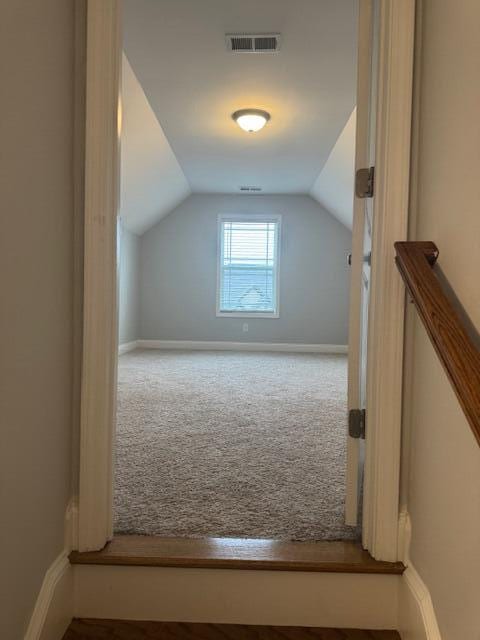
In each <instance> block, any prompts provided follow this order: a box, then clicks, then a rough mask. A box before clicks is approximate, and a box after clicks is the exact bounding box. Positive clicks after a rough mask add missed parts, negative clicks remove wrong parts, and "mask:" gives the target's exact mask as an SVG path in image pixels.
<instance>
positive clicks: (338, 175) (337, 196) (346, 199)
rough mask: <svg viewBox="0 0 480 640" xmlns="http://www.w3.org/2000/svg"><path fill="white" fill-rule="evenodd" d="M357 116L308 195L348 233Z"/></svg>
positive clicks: (350, 216) (350, 220)
mask: <svg viewBox="0 0 480 640" xmlns="http://www.w3.org/2000/svg"><path fill="white" fill-rule="evenodd" d="M356 114H357V110H356V109H354V110H353V111H352V114H351V115H350V118H349V119H348V122H347V124H346V125H345V127H344V129H343V131H342V133H341V134H340V136H339V138H338V140H337V142H336V143H335V146H334V147H333V149H332V151H331V153H330V155H329V157H328V160H327V162H326V163H325V165H324V167H323V169H322V171H321V173H320V175H319V176H318V178H317V180H316V181H315V184H314V185H313V187H312V190H311V191H310V195H311V196H312V197H313V198H315V200H317V201H318V202H319V203H320V204H321V205H322V206H323V207H325V208H326V209H327V211H329V212H330V213H331V214H332V215H334V216H335V217H336V218H337V219H338V220H339V221H340V222H341V223H342V224H344V225H345V226H346V227H348V228H349V229H351V228H352V222H353V189H354V179H355V178H354V174H355V124H356Z"/></svg>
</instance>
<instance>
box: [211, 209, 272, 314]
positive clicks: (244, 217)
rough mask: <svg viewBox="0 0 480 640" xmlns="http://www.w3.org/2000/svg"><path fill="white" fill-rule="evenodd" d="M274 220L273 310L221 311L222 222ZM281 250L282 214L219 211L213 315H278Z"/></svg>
mask: <svg viewBox="0 0 480 640" xmlns="http://www.w3.org/2000/svg"><path fill="white" fill-rule="evenodd" d="M237 221H238V222H275V223H276V225H277V226H276V229H275V249H276V255H275V311H272V312H265V313H261V312H257V313H255V312H250V311H245V312H243V311H222V310H221V309H220V289H221V285H222V261H223V233H222V225H223V223H224V222H237ZM281 252H282V216H281V214H279V213H272V214H270V215H266V214H252V213H239V214H237V215H234V214H224V213H220V214H219V215H218V218H217V292H216V308H215V315H216V317H217V318H270V319H271V320H276V319H277V318H279V317H280V258H281Z"/></svg>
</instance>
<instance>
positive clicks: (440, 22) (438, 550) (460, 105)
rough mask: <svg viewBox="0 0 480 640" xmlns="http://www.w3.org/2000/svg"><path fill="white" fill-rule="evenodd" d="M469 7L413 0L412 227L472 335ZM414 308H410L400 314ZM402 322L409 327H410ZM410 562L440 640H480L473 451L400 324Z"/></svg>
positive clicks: (476, 318)
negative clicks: (417, 17) (419, 12)
mask: <svg viewBox="0 0 480 640" xmlns="http://www.w3.org/2000/svg"><path fill="white" fill-rule="evenodd" d="M479 23H480V3H479V2H478V0H457V2H452V1H451V0H424V1H423V28H422V44H421V47H422V59H421V60H420V59H419V51H418V50H417V66H418V68H417V70H418V71H420V73H421V76H420V80H419V90H420V95H419V96H418V95H417V98H418V97H419V98H420V104H419V113H418V115H419V118H420V120H419V130H418V132H419V136H418V167H417V171H416V172H415V174H414V181H415V182H416V183H418V194H417V202H416V206H415V210H416V218H417V221H416V225H415V226H416V228H412V232H411V237H412V238H415V239H419V240H433V241H434V242H435V243H436V244H437V245H438V248H439V249H440V258H439V265H440V266H441V268H442V270H443V271H444V273H445V274H446V276H447V278H448V279H449V281H450V283H451V285H452V286H453V289H454V290H455V292H456V294H457V295H458V297H459V298H460V300H461V302H462V304H463V305H464V306H465V309H466V311H467V313H468V314H469V315H470V317H471V319H472V321H473V322H474V324H475V326H476V327H477V329H480V286H479V280H478V274H479V273H480V179H479V175H480V173H479V172H480V118H479V113H480V83H479V81H478V79H479V76H478V63H479V60H480V37H479V31H478V25H479ZM409 312H410V313H413V310H412V309H410V310H409ZM412 324H413V327H412V326H411V325H412ZM409 327H410V330H409V335H408V343H409V351H408V353H407V356H408V361H409V362H408V366H409V370H408V372H407V375H406V379H407V381H409V383H410V384H409V385H408V386H407V389H406V403H405V428H406V431H407V432H408V433H407V435H408V437H407V442H408V439H409V440H410V446H409V451H410V459H409V466H410V472H409V476H408V478H407V479H406V480H407V482H406V485H407V491H408V495H407V497H406V499H407V507H408V510H409V512H410V515H411V519H412V532H413V537H412V547H411V557H412V561H413V563H414V566H415V567H416V569H417V570H418V572H419V574H420V575H421V577H422V578H423V580H424V581H425V583H426V585H427V587H428V588H429V591H430V594H431V596H432V600H433V605H434V608H435V611H436V615H437V618H438V623H439V627H440V631H441V635H442V640H459V639H460V638H461V640H478V639H479V638H480V607H479V606H478V594H479V589H480V449H479V447H478V445H477V443H476V441H475V438H474V437H473V435H472V433H471V432H470V427H469V425H468V423H467V421H466V419H465V417H464V415H463V413H462V411H461V409H460V407H459V403H458V400H457V399H456V397H455V395H454V393H453V391H452V389H451V388H450V385H449V383H448V381H447V378H446V375H445V373H444V372H443V370H442V368H441V366H440V364H439V362H438V358H437V357H436V355H435V353H434V351H433V348H432V346H431V344H430V341H429V339H428V338H427V336H426V333H425V330H424V329H423V326H422V325H421V323H420V321H419V320H418V319H416V318H415V320H414V322H413V323H410V325H409Z"/></svg>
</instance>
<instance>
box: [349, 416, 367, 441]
mask: <svg viewBox="0 0 480 640" xmlns="http://www.w3.org/2000/svg"><path fill="white" fill-rule="evenodd" d="M348 435H349V436H350V437H351V438H365V409H350V411H349V412H348Z"/></svg>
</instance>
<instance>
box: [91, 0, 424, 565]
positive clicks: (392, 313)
mask: <svg viewBox="0 0 480 640" xmlns="http://www.w3.org/2000/svg"><path fill="white" fill-rule="evenodd" d="M380 4H381V19H380V23H381V24H380V60H379V74H380V77H379V94H378V96H379V106H378V119H377V135H376V153H377V163H376V164H377V170H376V180H375V183H376V184H375V189H376V204H375V208H376V213H375V222H374V231H373V247H372V254H373V255H374V258H373V260H372V281H371V302H370V320H369V337H368V345H369V347H368V380H369V382H368V390H367V396H368V397H367V422H368V427H367V428H368V437H367V443H366V464H365V494H364V522H363V526H364V546H365V547H366V548H367V549H368V550H369V551H370V552H371V553H372V555H373V556H374V557H376V558H378V559H382V560H396V559H397V558H398V550H397V533H398V494H399V466H400V423H401V391H402V364H403V363H402V359H403V358H402V356H403V314H404V289H403V286H402V283H401V281H400V277H399V276H398V274H397V273H396V270H395V265H394V261H393V243H394V241H395V240H403V239H406V231H407V216H408V188H409V160H410V124H411V101H412V67H413V36H414V9H415V0H402V2H398V0H382V2H381V3H380ZM120 12H121V7H120V3H119V1H118V0H88V16H87V115H86V165H85V166H86V176H85V183H86V184H85V292H84V341H83V374H82V409H81V442H80V496H79V549H80V550H91V549H100V548H101V547H103V546H104V545H105V543H106V542H107V541H108V539H109V538H110V537H111V535H112V473H113V470H112V451H113V434H114V420H115V412H114V408H115V407H114V402H115V387H116V384H115V381H116V371H115V365H116V359H117V351H118V344H117V320H116V316H117V313H116V311H117V310H116V215H117V193H118V189H119V178H118V137H117V106H118V86H119V69H120V60H121V41H120V37H119V33H120V29H119V24H120Z"/></svg>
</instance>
